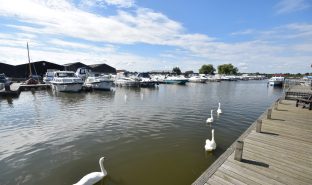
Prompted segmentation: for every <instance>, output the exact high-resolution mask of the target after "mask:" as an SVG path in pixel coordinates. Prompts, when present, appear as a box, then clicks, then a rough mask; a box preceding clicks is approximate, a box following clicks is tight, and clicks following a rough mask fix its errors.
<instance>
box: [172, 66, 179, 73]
mask: <svg viewBox="0 0 312 185" xmlns="http://www.w3.org/2000/svg"><path fill="white" fill-rule="evenodd" d="M172 72H173V73H176V74H177V75H180V74H181V70H180V68H179V67H174V68H173V69H172Z"/></svg>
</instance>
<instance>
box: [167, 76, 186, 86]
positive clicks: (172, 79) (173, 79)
mask: <svg viewBox="0 0 312 185" xmlns="http://www.w3.org/2000/svg"><path fill="white" fill-rule="evenodd" d="M163 82H164V83H165V84H178V85H184V84H186V82H188V79H187V78H185V77H182V76H168V77H166V78H165V79H164V80H163Z"/></svg>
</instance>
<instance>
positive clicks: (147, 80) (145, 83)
mask: <svg viewBox="0 0 312 185" xmlns="http://www.w3.org/2000/svg"><path fill="white" fill-rule="evenodd" d="M137 77H138V78H139V80H140V87H155V85H156V84H158V83H157V82H156V81H155V80H153V79H152V78H151V76H150V75H149V74H148V73H139V74H138V76H137Z"/></svg>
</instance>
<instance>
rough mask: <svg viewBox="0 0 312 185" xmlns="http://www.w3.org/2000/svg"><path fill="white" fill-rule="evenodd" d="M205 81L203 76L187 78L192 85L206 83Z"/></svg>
mask: <svg viewBox="0 0 312 185" xmlns="http://www.w3.org/2000/svg"><path fill="white" fill-rule="evenodd" d="M207 80H208V79H207V78H206V77H204V76H192V77H190V78H189V81H190V82H194V83H206V82H207Z"/></svg>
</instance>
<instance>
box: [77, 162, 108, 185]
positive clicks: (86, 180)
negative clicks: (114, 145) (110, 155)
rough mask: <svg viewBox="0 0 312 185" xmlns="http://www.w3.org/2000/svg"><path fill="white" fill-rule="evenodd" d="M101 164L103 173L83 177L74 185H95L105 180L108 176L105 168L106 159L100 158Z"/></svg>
mask: <svg viewBox="0 0 312 185" xmlns="http://www.w3.org/2000/svg"><path fill="white" fill-rule="evenodd" d="M99 163H100V167H101V172H92V173H89V174H87V175H85V176H84V177H82V179H81V180H80V181H79V182H77V183H76V184H74V185H93V184H95V183H96V182H98V181H100V180H101V179H103V178H104V177H105V176H106V175H107V171H106V170H105V168H104V157H101V158H100V160H99Z"/></svg>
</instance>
